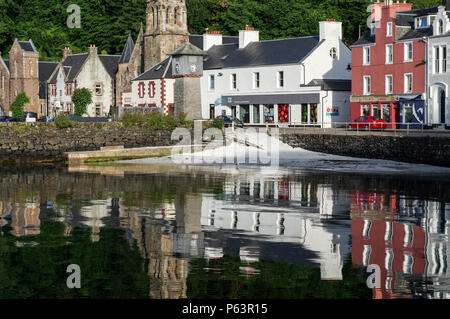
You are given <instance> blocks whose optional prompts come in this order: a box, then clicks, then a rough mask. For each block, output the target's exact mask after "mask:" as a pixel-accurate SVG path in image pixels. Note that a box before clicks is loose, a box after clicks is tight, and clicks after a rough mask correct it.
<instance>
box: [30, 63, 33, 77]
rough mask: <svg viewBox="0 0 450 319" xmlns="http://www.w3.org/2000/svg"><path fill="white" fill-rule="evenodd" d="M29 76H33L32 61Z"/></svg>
mask: <svg viewBox="0 0 450 319" xmlns="http://www.w3.org/2000/svg"><path fill="white" fill-rule="evenodd" d="M30 75H31V76H33V61H30Z"/></svg>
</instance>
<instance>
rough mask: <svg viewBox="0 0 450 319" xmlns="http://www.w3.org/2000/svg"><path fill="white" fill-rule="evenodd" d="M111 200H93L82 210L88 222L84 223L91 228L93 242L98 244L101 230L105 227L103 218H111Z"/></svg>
mask: <svg viewBox="0 0 450 319" xmlns="http://www.w3.org/2000/svg"><path fill="white" fill-rule="evenodd" d="M110 206H111V199H107V200H92V201H90V202H89V206H83V207H82V208H81V212H80V214H81V216H83V217H85V218H86V220H84V221H82V222H81V223H82V224H83V225H86V226H88V227H90V228H91V240H92V241H93V242H97V241H99V240H100V236H99V234H100V229H101V228H102V227H105V224H104V222H103V221H102V219H103V218H105V217H109V215H110V210H111V208H110Z"/></svg>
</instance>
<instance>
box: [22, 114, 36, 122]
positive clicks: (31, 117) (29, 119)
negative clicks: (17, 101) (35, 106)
mask: <svg viewBox="0 0 450 319" xmlns="http://www.w3.org/2000/svg"><path fill="white" fill-rule="evenodd" d="M23 117H24V119H25V122H37V121H38V115H37V113H34V112H23Z"/></svg>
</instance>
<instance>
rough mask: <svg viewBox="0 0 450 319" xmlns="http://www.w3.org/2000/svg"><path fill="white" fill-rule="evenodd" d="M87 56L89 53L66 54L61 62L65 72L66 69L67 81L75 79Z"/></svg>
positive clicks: (70, 81)
mask: <svg viewBox="0 0 450 319" xmlns="http://www.w3.org/2000/svg"><path fill="white" fill-rule="evenodd" d="M88 56H89V54H87V53H82V54H71V55H69V56H67V57H66V59H65V60H64V61H63V63H62V64H63V66H64V71H66V72H67V71H68V73H66V77H67V82H68V83H72V82H73V81H74V80H75V77H76V76H77V75H78V73H79V72H80V70H81V67H82V66H83V64H84V62H85V61H86V59H87V58H88ZM52 81H53V79H52Z"/></svg>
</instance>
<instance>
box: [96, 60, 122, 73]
mask: <svg viewBox="0 0 450 319" xmlns="http://www.w3.org/2000/svg"><path fill="white" fill-rule="evenodd" d="M98 57H99V59H100V61H102V63H103V66H104V67H105V69H106V71H107V72H108V74H109V75H110V76H111V77H112V78H114V77H115V75H116V73H117V70H118V69H119V60H120V55H99V56H98Z"/></svg>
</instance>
